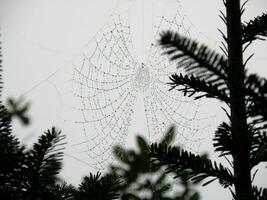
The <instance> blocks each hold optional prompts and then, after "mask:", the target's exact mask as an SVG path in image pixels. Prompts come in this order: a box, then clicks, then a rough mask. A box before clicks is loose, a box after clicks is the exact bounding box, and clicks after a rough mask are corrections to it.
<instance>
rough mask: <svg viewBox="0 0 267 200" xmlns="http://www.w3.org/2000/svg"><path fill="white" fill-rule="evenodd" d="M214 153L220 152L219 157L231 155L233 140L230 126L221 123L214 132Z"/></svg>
mask: <svg viewBox="0 0 267 200" xmlns="http://www.w3.org/2000/svg"><path fill="white" fill-rule="evenodd" d="M213 141H214V143H213V146H214V148H215V151H218V152H220V153H221V154H220V156H226V155H230V154H232V153H233V138H232V134H231V126H230V125H229V124H227V123H226V122H223V123H222V124H221V125H220V126H219V127H218V129H217V130H216V131H215V137H214V139H213Z"/></svg>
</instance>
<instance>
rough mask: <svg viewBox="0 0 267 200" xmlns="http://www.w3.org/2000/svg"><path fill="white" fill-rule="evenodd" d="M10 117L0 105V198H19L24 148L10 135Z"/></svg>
mask: <svg viewBox="0 0 267 200" xmlns="http://www.w3.org/2000/svg"><path fill="white" fill-rule="evenodd" d="M10 122H11V117H10V114H9V113H8V111H7V110H6V109H5V107H4V106H2V105H0V198H1V197H2V198H3V199H16V198H17V197H18V198H20V191H21V189H22V188H21V187H22V185H21V179H23V174H22V171H23V168H22V166H23V164H24V162H25V160H24V158H25V157H24V148H23V147H21V146H20V144H19V141H18V139H17V138H16V137H14V136H13V135H12V134H11V126H10Z"/></svg>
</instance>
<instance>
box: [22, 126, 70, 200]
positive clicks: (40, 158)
mask: <svg viewBox="0 0 267 200" xmlns="http://www.w3.org/2000/svg"><path fill="white" fill-rule="evenodd" d="M64 138H65V136H63V135H61V133H60V131H57V130H56V129H55V128H54V127H53V128H52V129H51V130H48V131H47V132H45V133H44V135H41V136H40V138H39V140H38V142H37V143H35V144H34V145H33V148H32V149H31V150H30V151H28V152H27V154H26V158H25V159H26V160H27V170H26V177H27V186H26V190H27V193H28V194H27V196H29V199H36V198H39V197H42V196H43V193H45V192H46V191H49V188H50V187H51V188H52V187H54V185H55V184H56V181H57V176H56V175H57V174H58V173H59V171H60V169H61V165H62V157H63V152H62V150H63V148H64V146H62V145H64V143H62V141H63V140H64Z"/></svg>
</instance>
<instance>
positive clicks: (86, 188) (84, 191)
mask: <svg viewBox="0 0 267 200" xmlns="http://www.w3.org/2000/svg"><path fill="white" fill-rule="evenodd" d="M119 189H120V180H119V178H118V177H116V176H114V175H111V174H106V175H104V176H101V173H99V172H98V173H97V174H96V175H93V174H91V173H90V175H89V176H85V177H84V178H83V181H82V183H81V184H80V185H79V188H78V191H77V192H76V193H75V199H77V200H89V199H101V200H113V199H118V197H119V195H120V194H119Z"/></svg>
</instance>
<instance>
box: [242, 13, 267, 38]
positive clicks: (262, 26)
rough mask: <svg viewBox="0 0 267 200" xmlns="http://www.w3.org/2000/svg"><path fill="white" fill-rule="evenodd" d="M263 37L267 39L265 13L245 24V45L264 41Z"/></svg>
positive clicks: (243, 31)
mask: <svg viewBox="0 0 267 200" xmlns="http://www.w3.org/2000/svg"><path fill="white" fill-rule="evenodd" d="M262 37H267V13H263V14H262V15H261V16H258V17H256V18H254V19H253V20H251V21H249V22H248V23H245V24H243V27H242V40H243V43H246V42H252V41H253V40H256V39H262Z"/></svg>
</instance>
